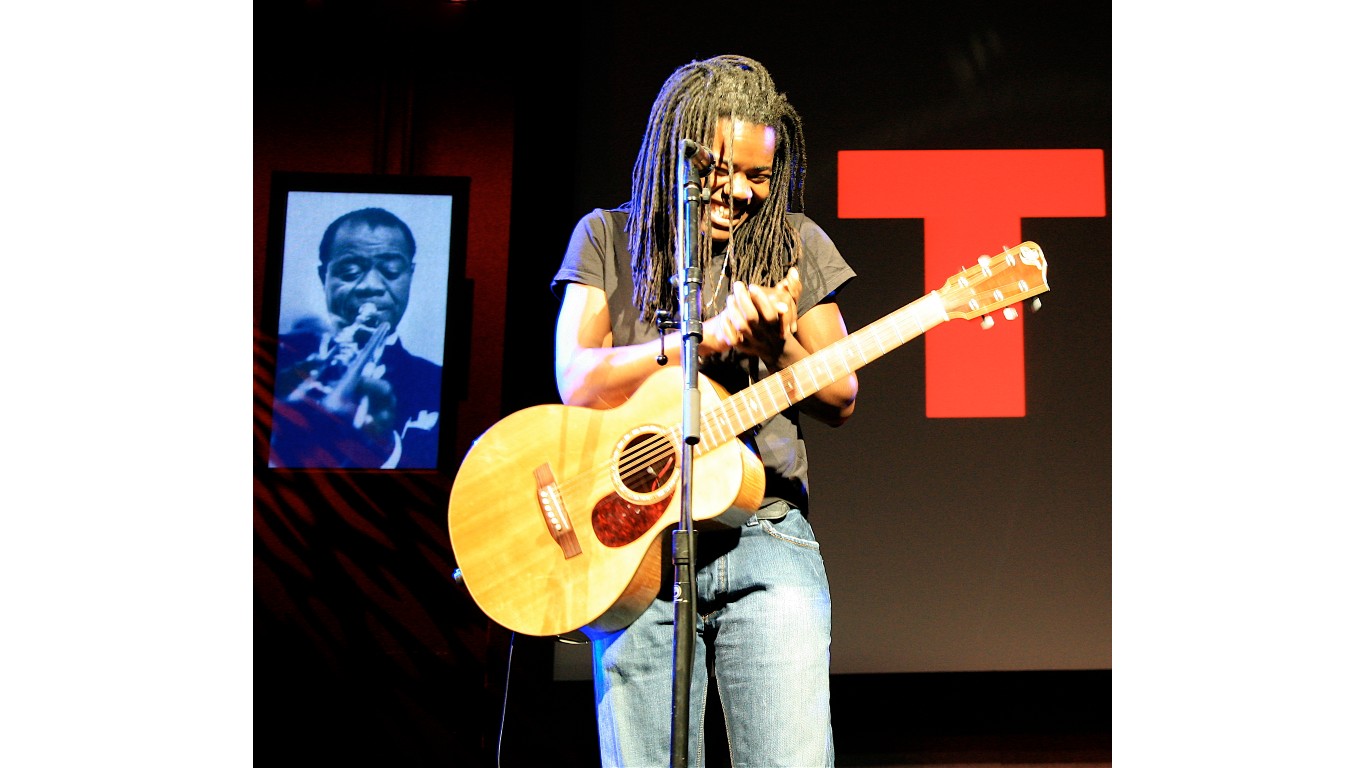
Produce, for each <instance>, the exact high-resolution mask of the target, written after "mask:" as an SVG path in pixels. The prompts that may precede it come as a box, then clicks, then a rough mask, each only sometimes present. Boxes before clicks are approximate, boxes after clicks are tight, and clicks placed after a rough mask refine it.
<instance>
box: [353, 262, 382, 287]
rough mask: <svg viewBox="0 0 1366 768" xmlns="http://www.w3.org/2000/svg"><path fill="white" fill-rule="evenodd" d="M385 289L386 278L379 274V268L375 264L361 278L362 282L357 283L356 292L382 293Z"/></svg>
mask: <svg viewBox="0 0 1366 768" xmlns="http://www.w3.org/2000/svg"><path fill="white" fill-rule="evenodd" d="M385 287H386V283H385V281H384V276H383V275H381V274H380V273H379V268H378V266H376V265H373V264H372V265H370V268H369V269H367V270H366V271H365V274H364V275H362V276H361V279H360V282H358V283H356V290H358V291H365V292H367V293H382V292H383V291H384V290H385Z"/></svg>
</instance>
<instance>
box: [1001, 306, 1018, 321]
mask: <svg viewBox="0 0 1366 768" xmlns="http://www.w3.org/2000/svg"><path fill="white" fill-rule="evenodd" d="M1001 315H1002V316H1003V317H1005V319H1007V320H1014V319H1015V318H1017V317H1019V316H1020V313H1019V311H1018V310H1016V309H1015V308H1014V307H1006V308H1005V309H1003V310H1001Z"/></svg>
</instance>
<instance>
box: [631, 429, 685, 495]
mask: <svg viewBox="0 0 1366 768" xmlns="http://www.w3.org/2000/svg"><path fill="white" fill-rule="evenodd" d="M677 460H678V456H677V454H676V453H675V452H674V448H673V443H671V442H669V440H668V439H666V438H665V437H664V436H663V435H658V434H642V435H636V436H635V437H633V438H632V439H631V440H630V442H628V443H627V444H626V447H625V448H624V449H623V450H622V452H621V455H620V457H619V458H618V464H617V472H618V476H619V477H620V478H621V484H622V485H623V486H625V487H626V488H627V489H629V490H630V491H632V492H634V493H639V494H642V495H648V494H651V493H653V492H655V491H657V490H659V489H660V488H661V487H663V486H664V485H665V484H666V483H668V481H669V478H670V477H671V476H672V475H673V471H674V467H675V466H676V464H677Z"/></svg>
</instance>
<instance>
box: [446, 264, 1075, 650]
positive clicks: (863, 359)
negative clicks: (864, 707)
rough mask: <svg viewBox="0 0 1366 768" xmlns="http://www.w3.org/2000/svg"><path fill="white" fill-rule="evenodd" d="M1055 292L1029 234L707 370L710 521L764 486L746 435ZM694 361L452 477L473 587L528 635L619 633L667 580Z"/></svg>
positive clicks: (533, 423)
mask: <svg viewBox="0 0 1366 768" xmlns="http://www.w3.org/2000/svg"><path fill="white" fill-rule="evenodd" d="M1047 290H1048V282H1047V263H1046V262H1045V260H1044V255H1043V251H1042V250H1041V249H1040V248H1039V246H1038V245H1036V244H1034V243H1033V242H1025V243H1021V244H1020V245H1017V246H1015V247H1014V248H1009V249H1007V250H1003V251H1002V252H1001V253H998V254H996V255H994V256H982V257H980V258H979V259H978V262H977V264H976V265H974V266H972V267H969V268H967V269H965V270H963V271H962V272H960V273H958V274H957V275H955V276H953V277H951V278H949V279H948V280H947V281H946V282H945V283H944V286H943V287H942V288H940V289H938V290H935V291H931V292H930V293H928V294H926V295H925V296H923V297H921V298H919V299H917V300H915V301H913V302H911V303H910V304H907V305H906V306H904V307H902V308H901V309H898V310H896V311H895V312H892V313H891V314H889V315H887V316H886V317H884V318H882V319H880V320H878V321H876V322H874V323H871V324H869V325H867V326H865V327H863V328H862V329H860V330H858V331H855V332H854V333H851V334H849V335H848V336H846V337H845V338H843V339H841V340H839V341H838V342H836V343H834V344H831V345H830V346H828V347H826V348H824V349H821V350H819V351H818V352H816V353H815V354H813V355H811V356H809V357H807V358H805V359H803V360H801V361H800V362H798V363H796V364H795V365H792V366H789V367H788V368H785V369H783V370H781V371H778V372H777V373H774V374H772V375H769V376H767V377H765V378H764V379H761V380H760V381H758V382H756V383H755V384H753V385H751V386H750V387H748V388H746V389H744V390H741V391H739V392H736V393H734V394H729V393H727V392H726V391H725V390H724V389H722V388H721V387H720V386H719V385H717V384H716V383H715V382H712V381H711V380H709V379H707V378H706V377H705V376H700V375H699V377H698V378H699V382H698V388H699V390H700V394H701V401H702V402H701V419H700V421H699V424H698V433H699V437H700V440H699V442H698V443H697V444H696V445H695V446H693V465H692V468H693V479H694V482H693V483H692V519H693V521H694V525H695V528H696V529H697V530H699V531H700V530H706V529H708V528H710V527H717V526H738V525H740V524H742V523H743V522H744V521H745V520H746V519H748V517H749V516H750V515H752V514H753V512H754V511H755V510H756V509H757V508H758V506H759V504H760V502H761V500H762V498H763V495H764V470H763V466H762V464H761V462H760V461H759V458H758V457H757V456H755V455H754V454H753V453H752V452H751V451H750V450H749V448H748V447H747V446H745V445H744V444H743V443H742V442H741V441H740V440H739V439H737V436H738V435H741V434H743V433H744V432H745V431H746V430H748V429H750V428H752V427H754V426H756V425H758V424H760V423H762V422H764V421H765V420H767V419H769V418H771V417H772V416H774V415H776V414H778V413H780V412H781V411H783V410H784V409H786V408H788V407H790V406H792V405H793V404H795V403H797V402H799V401H801V400H802V399H803V398H805V397H807V396H808V395H810V394H812V393H814V392H816V391H817V390H820V389H822V388H824V387H826V386H828V385H830V384H832V383H834V382H835V381H838V380H839V379H840V378H842V377H844V376H848V375H849V374H850V373H852V372H854V371H856V370H858V369H859V368H862V367H863V366H865V365H867V364H868V363H870V362H872V361H873V360H876V359H877V358H879V357H881V356H882V355H884V354H886V353H887V352H889V351H891V350H893V349H895V348H897V347H899V346H901V345H902V344H905V343H906V342H908V341H910V340H911V339H914V338H916V337H918V336H920V335H921V334H923V333H925V332H926V331H927V330H929V329H930V328H933V327H934V326H936V325H938V324H940V323H942V322H945V321H948V320H950V319H955V318H960V319H972V318H976V317H979V316H983V315H986V318H985V319H984V320H983V325H985V326H988V327H989V324H990V323H991V322H994V321H993V319H992V317H991V316H990V314H989V313H991V312H994V311H996V310H998V309H1001V310H1003V312H1002V314H1003V315H1004V316H1005V317H1006V318H1008V319H1009V318H1013V317H1014V316H1015V314H1016V312H1017V310H1016V307H1015V306H1013V305H1015V304H1018V303H1019V302H1021V301H1023V300H1025V299H1029V298H1031V297H1034V296H1036V295H1038V294H1040V293H1043V292H1045V291H1047ZM682 392H683V371H682V369H681V368H680V367H678V366H670V367H667V368H661V369H660V370H659V371H658V372H657V373H654V374H652V375H651V376H650V377H649V378H648V379H646V381H645V382H644V383H643V384H642V385H641V386H640V388H639V389H638V390H637V391H636V392H635V394H633V395H632V396H631V398H630V400H628V401H627V402H626V403H624V404H622V405H620V406H617V407H615V408H610V409H594V408H586V407H580V406H566V405H538V406H532V407H530V408H526V409H523V410H520V411H517V412H515V413H512V414H510V415H508V416H506V417H505V418H503V419H501V420H500V421H498V422H497V423H496V424H494V425H493V426H492V427H490V428H489V429H488V431H486V432H485V433H484V434H483V435H481V436H480V437H479V438H478V439H477V440H475V442H474V444H473V445H472V446H471V448H470V450H469V452H468V453H467V454H466V456H465V458H464V460H463V462H462V463H461V465H460V469H459V470H458V471H457V473H456V477H455V482H454V484H453V485H452V487H451V496H450V506H449V513H448V524H449V530H450V539H451V547H452V548H453V550H454V553H455V558H456V562H457V563H458V564H459V567H460V573H461V575H462V577H463V579H464V582H465V585H466V586H467V587H468V589H469V592H470V595H471V596H472V597H473V598H474V601H475V603H476V604H477V605H478V606H479V608H480V609H481V610H482V611H484V613H485V614H487V615H488V617H489V618H491V619H492V620H494V621H496V622H497V623H499V624H501V625H502V626H504V627H506V628H508V629H510V630H512V631H514V632H519V633H522V634H527V635H537V636H549V635H561V634H567V633H570V632H573V631H575V630H580V629H585V630H589V631H595V632H606V631H611V630H615V629H620V628H621V627H625V626H627V625H628V624H630V623H631V622H632V621H634V620H635V619H636V618H637V617H638V616H640V614H641V613H642V612H644V610H645V607H646V606H647V605H648V604H649V602H650V600H651V599H653V598H654V596H655V595H656V594H657V593H658V592H659V590H660V586H661V583H660V575H661V573H662V568H663V564H662V563H663V557H662V552H663V549H662V542H663V540H664V539H665V538H666V537H665V536H664V535H663V534H664V533H665V532H666V531H668V530H669V529H670V528H672V527H674V526H677V524H678V523H679V520H680V511H679V496H680V489H679V472H678V471H677V470H678V468H679V463H680V456H681V448H680V440H681V434H682V425H681V424H680V423H679V422H680V420H681V418H680V417H681V412H682Z"/></svg>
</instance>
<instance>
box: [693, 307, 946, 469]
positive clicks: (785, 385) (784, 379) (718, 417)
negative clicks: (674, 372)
mask: <svg viewBox="0 0 1366 768" xmlns="http://www.w3.org/2000/svg"><path fill="white" fill-rule="evenodd" d="M948 319H949V316H948V314H947V313H946V312H945V311H944V305H943V302H942V301H940V298H939V294H938V292H931V293H929V294H928V295H926V296H922V297H920V298H919V299H916V300H915V301H913V302H911V303H910V304H907V305H906V306H904V307H902V308H901V309H898V310H896V311H895V312H893V313H891V314H890V315H887V316H886V317H884V318H882V319H881V320H878V321H876V322H874V323H871V324H869V325H866V326H864V327H863V328H860V329H859V330H857V331H855V332H853V333H851V334H849V335H848V336H846V337H844V338H843V339H840V340H839V341H837V342H835V343H834V344H831V345H830V346H828V347H825V348H824V349H821V350H818V351H817V352H815V353H814V354H812V355H811V356H810V357H807V358H804V359H802V360H800V361H798V362H797V363H795V364H793V365H790V366H788V367H787V368H784V369H783V370H781V371H778V372H777V373H775V374H773V375H771V376H768V377H765V378H764V379H762V380H760V381H758V382H756V383H754V384H753V385H751V386H749V387H747V388H745V389H743V390H741V391H739V392H736V393H735V394H733V395H731V396H730V397H728V398H726V399H725V400H723V401H722V402H721V404H720V405H719V406H717V407H716V408H714V409H712V410H710V411H708V412H707V413H705V414H703V415H702V426H701V429H700V430H699V432H700V434H699V438H700V441H699V443H698V452H699V453H705V452H707V451H709V450H711V449H713V448H715V447H717V446H719V445H724V444H725V443H726V442H728V441H730V440H732V439H734V438H735V436H736V435H739V434H741V433H742V432H744V431H745V430H747V429H749V428H751V427H754V426H756V425H758V424H761V423H763V422H764V421H766V420H767V419H769V418H772V417H773V416H775V415H777V414H778V413H781V412H782V411H784V410H786V409H787V408H790V407H791V406H792V405H793V404H794V403H798V402H801V401H802V400H804V399H806V398H807V397H809V396H811V395H812V394H815V393H816V392H817V391H819V390H821V389H824V388H825V387H828V386H830V385H831V384H833V383H835V382H836V381H839V380H840V379H841V378H843V377H845V376H848V375H849V374H851V373H853V372H854V371H857V370H858V369H860V368H862V367H863V366H865V365H867V364H869V363H871V362H872V361H874V360H876V359H878V358H879V357H882V356H883V355H885V354H887V353H888V352H890V351H892V350H893V349H896V348H897V347H899V346H901V345H903V344H905V343H906V342H908V341H910V340H912V339H914V338H916V337H918V336H920V335H921V334H923V333H925V332H926V331H928V330H929V329H931V328H933V327H934V326H936V325H938V324H940V323H942V322H944V321H946V320H948Z"/></svg>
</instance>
